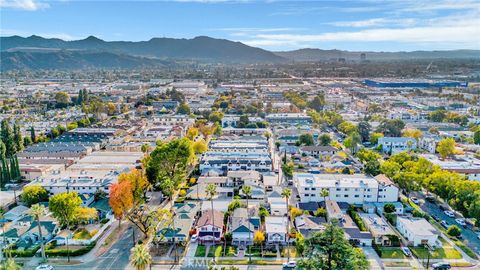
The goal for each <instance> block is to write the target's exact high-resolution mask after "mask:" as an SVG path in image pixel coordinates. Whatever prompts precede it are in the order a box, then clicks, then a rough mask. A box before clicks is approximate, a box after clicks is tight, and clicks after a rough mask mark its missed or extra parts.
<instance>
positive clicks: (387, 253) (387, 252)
mask: <svg viewBox="0 0 480 270" xmlns="http://www.w3.org/2000/svg"><path fill="white" fill-rule="evenodd" d="M379 250H380V251H381V254H382V256H380V257H381V258H382V259H405V258H407V256H405V254H403V251H402V250H401V249H400V248H398V247H379Z"/></svg>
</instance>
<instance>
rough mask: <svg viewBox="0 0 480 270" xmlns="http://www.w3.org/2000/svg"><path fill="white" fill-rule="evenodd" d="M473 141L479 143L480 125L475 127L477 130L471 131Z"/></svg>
mask: <svg viewBox="0 0 480 270" xmlns="http://www.w3.org/2000/svg"><path fill="white" fill-rule="evenodd" d="M473 143H474V144H480V127H477V131H475V133H473Z"/></svg>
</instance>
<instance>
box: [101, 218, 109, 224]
mask: <svg viewBox="0 0 480 270" xmlns="http://www.w3.org/2000/svg"><path fill="white" fill-rule="evenodd" d="M108 221H109V219H108V218H104V219H102V220H100V223H101V224H106V223H107V222H108Z"/></svg>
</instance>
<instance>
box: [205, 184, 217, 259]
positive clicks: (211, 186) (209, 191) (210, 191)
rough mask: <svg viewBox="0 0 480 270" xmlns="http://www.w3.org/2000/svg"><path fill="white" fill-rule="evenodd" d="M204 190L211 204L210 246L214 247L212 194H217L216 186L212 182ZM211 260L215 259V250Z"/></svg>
mask: <svg viewBox="0 0 480 270" xmlns="http://www.w3.org/2000/svg"><path fill="white" fill-rule="evenodd" d="M205 192H206V193H207V196H208V199H209V200H210V203H211V206H212V223H213V224H212V225H213V226H212V243H213V245H212V247H214V248H215V215H214V213H213V196H215V195H216V194H217V186H215V185H214V184H208V185H207V188H206V189H205ZM213 261H215V251H214V252H213Z"/></svg>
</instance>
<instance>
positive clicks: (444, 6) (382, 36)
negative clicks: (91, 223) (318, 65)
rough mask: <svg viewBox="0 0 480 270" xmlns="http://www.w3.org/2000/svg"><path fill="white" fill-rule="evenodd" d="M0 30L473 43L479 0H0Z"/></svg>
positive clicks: (284, 41)
mask: <svg viewBox="0 0 480 270" xmlns="http://www.w3.org/2000/svg"><path fill="white" fill-rule="evenodd" d="M0 8H1V11H0V13H1V14H0V15H1V16H0V35H1V36H11V35H20V36H30V35H39V36H42V37H48V38H53V37H54V38H61V39H65V40H76V39H84V38H86V37H88V36H90V35H93V36H96V37H98V38H101V39H103V40H107V41H115V40H125V41H141V40H149V39H151V38H154V37H170V38H193V37H195V36H210V37H214V38H225V39H229V40H233V41H240V42H243V43H245V44H247V45H251V46H255V47H260V48H263V49H267V50H272V51H280V50H294V49H301V48H320V49H341V50H351V51H357V50H362V51H412V50H451V49H480V1H474V0H457V1H454V0H438V1H432V0H428V1H418V0H417V1H413V0H406V1H393V0H392V1H378V0H357V1H295V2H294V1H281V0H278V1H275V0H270V1H249V0H237V1H227V0H177V1H140V2H138V1H108V0H104V1H78V0H58V1H40V0H0Z"/></svg>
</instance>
